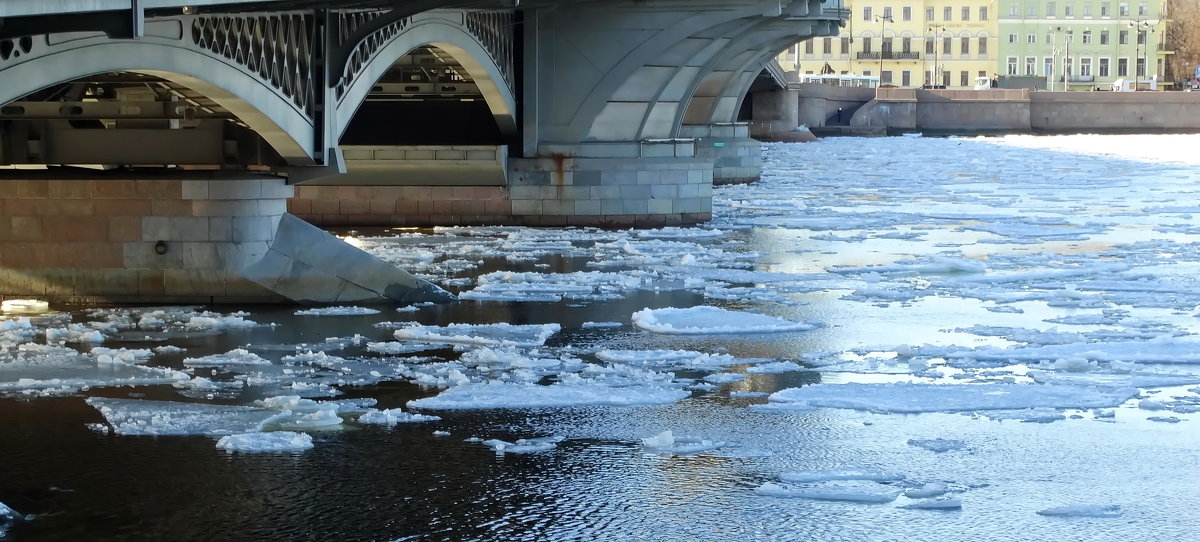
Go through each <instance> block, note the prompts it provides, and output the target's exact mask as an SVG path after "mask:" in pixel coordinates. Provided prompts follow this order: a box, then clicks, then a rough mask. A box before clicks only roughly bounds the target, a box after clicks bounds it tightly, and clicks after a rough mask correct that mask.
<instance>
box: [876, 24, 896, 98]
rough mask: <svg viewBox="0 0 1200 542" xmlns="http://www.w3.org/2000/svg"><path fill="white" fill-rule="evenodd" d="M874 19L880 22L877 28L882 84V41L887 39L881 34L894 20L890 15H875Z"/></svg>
mask: <svg viewBox="0 0 1200 542" xmlns="http://www.w3.org/2000/svg"><path fill="white" fill-rule="evenodd" d="M875 20H876V21H878V22H879V23H881V24H882V26H881V27H880V28H879V84H881V85H882V84H883V57H884V51H883V44H884V41H883V40H885V39H887V38H885V37H884V36H883V34H884V32H887V24H888V23H894V22H896V21H893V20H892V16H891V15H876V16H875ZM888 49H891V47H888Z"/></svg>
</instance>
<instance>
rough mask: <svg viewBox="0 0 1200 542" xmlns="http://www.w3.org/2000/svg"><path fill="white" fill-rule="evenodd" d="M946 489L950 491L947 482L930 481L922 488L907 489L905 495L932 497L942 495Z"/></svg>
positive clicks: (910, 496) (920, 497) (922, 497)
mask: <svg viewBox="0 0 1200 542" xmlns="http://www.w3.org/2000/svg"><path fill="white" fill-rule="evenodd" d="M910 442H911V441H910ZM946 491H948V489H947V487H946V483H945V482H929V483H928V484H925V485H924V486H921V487H920V488H912V489H907V490H905V491H904V496H905V497H908V498H910V499H928V498H931V497H940V496H942V495H945V494H946Z"/></svg>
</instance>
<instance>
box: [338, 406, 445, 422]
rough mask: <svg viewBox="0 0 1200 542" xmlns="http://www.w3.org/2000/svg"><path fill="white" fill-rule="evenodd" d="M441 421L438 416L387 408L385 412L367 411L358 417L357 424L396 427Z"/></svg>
mask: <svg viewBox="0 0 1200 542" xmlns="http://www.w3.org/2000/svg"><path fill="white" fill-rule="evenodd" d="M441 419H442V418H441V417H440V416H431V415H429V414H416V413H412V412H405V411H404V409H400V408H389V409H386V410H369V411H367V412H365V413H363V414H362V415H361V416H359V417H358V423H366V424H375V425H396V424H398V423H417V422H436V421H438V420H441Z"/></svg>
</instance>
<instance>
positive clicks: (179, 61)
mask: <svg viewBox="0 0 1200 542" xmlns="http://www.w3.org/2000/svg"><path fill="white" fill-rule="evenodd" d="M276 17H277V19H276V21H275V23H270V22H268V21H269V19H270V18H269V17H258V18H251V17H242V18H238V19H241V21H240V22H231V20H232V18H223V19H225V20H224V21H216V20H211V19H216V18H210V20H205V19H204V18H202V17H182V18H178V19H169V20H159V21H155V22H153V23H147V26H146V35H144V36H142V37H141V38H139V39H136V40H121V39H110V38H108V37H107V36H105V35H104V34H103V33H100V32H89V33H70V34H49V35H41V36H29V37H22V38H14V39H12V40H8V41H10V42H11V43H12V44H13V46H12V48H11V51H12V53H10V54H9V55H7V57H4V55H0V75H3V77H4V80H5V82H6V83H5V85H3V86H0V103H3V104H8V103H10V102H13V101H15V100H18V99H20V98H22V97H25V96H28V95H30V94H32V93H35V92H37V91H39V90H43V89H46V88H48V87H52V86H54V85H58V84H63V83H68V82H71V81H74V80H77V79H81V78H86V77H89V76H94V75H97V74H104V73H117V72H124V73H137V74H144V75H150V76H154V77H158V78H161V79H164V80H167V81H170V82H171V83H174V84H178V85H180V86H183V87H186V88H188V89H190V90H192V91H195V92H198V93H200V94H203V95H204V96H205V97H206V98H208V99H210V100H212V101H213V102H215V103H217V104H218V105H220V106H221V107H222V108H224V109H226V110H228V111H229V112H230V113H231V114H232V115H234V116H236V117H237V118H238V120H240V121H241V122H242V123H244V124H245V125H246V126H247V127H249V128H250V129H251V130H253V131H254V132H256V133H257V134H258V135H259V136H260V137H262V138H263V140H264V141H266V143H267V144H268V145H269V146H271V147H272V148H273V149H274V150H275V151H276V152H277V153H278V154H279V155H280V157H281V158H282V159H283V160H284V162H286V163H287V164H289V165H298V166H299V165H312V164H314V162H315V161H314V157H313V154H314V153H313V149H314V148H315V147H316V143H315V141H316V140H315V135H316V134H315V132H314V128H313V127H314V121H313V114H312V111H313V109H314V106H315V99H316V98H315V95H314V92H315V89H314V88H313V86H312V83H311V81H310V80H306V77H305V72H306V70H307V67H306V66H305V65H304V64H306V63H307V59H304V58H303V57H304V54H302V52H301V51H297V50H295V49H296V48H297V45H302V44H296V43H294V42H291V41H289V42H288V43H287V47H284V48H287V49H293V52H291V53H287V52H285V51H284V50H283V49H284V48H281V47H277V45H278V44H272V43H270V41H271V38H270V34H271V33H272V32H275V33H279V32H287V33H290V34H292V35H293V36H294V37H295V38H296V40H297V41H305V40H307V39H308V36H306V35H304V32H305V30H304V26H305V25H304V23H303V21H299V20H297V21H291V22H288V21H282V20H280V18H278V16H276ZM296 18H297V19H300V17H299V16H297V17H296ZM250 19H256V21H250ZM256 25H258V26H259V27H260V28H261V30H259V31H256V29H255V28H254V27H255V26H256ZM289 25H296V26H298V27H300V28H295V29H287V28H285V27H287V26H289ZM256 34H257V36H256ZM7 48H8V47H4V48H0V49H7ZM273 49H275V50H273ZM300 49H303V47H300ZM285 55H286V56H288V57H289V58H286V59H285V58H282V57H283V56H285Z"/></svg>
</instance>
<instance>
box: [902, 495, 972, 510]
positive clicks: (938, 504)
mask: <svg viewBox="0 0 1200 542" xmlns="http://www.w3.org/2000/svg"><path fill="white" fill-rule="evenodd" d="M899 508H908V509H912V510H958V509H961V508H962V499H959V498H958V497H950V498H946V499H933V500H928V501H917V502H914V503H910V504H906V505H903V506H900V507H899Z"/></svg>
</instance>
